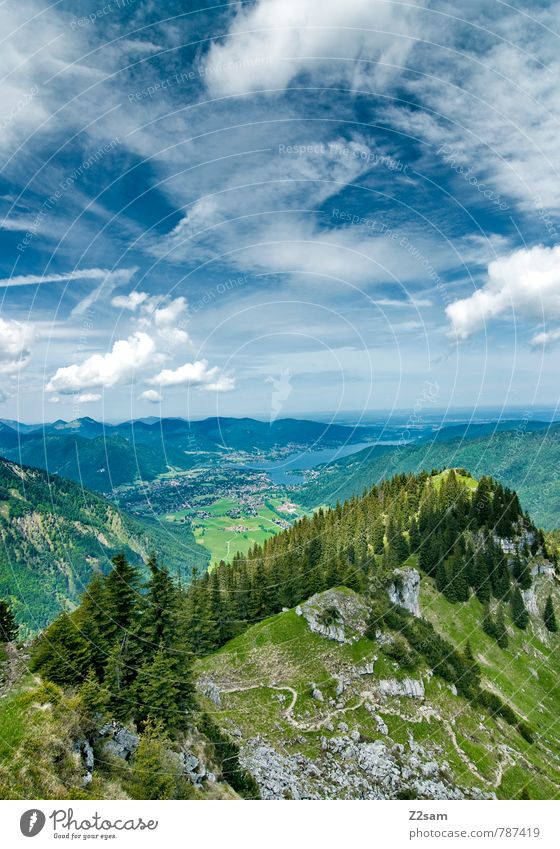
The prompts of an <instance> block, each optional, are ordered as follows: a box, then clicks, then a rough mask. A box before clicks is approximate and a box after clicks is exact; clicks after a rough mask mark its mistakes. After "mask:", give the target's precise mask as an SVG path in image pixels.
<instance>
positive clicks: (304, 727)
mask: <svg viewBox="0 0 560 849" xmlns="http://www.w3.org/2000/svg"><path fill="white" fill-rule="evenodd" d="M263 689H264V690H276V691H277V692H288V693H290V695H291V697H292V698H291V701H290V704H289V705H288V706H287V707H286V708H284V709H283V710H282V715H283V717H284V719H285V720H286V721H287V722H289V723H290V725H292V726H293V727H294V728H297V729H298V730H299V731H319V730H320V729H321V728H324V727H325V725H328V724H329V723H331V722H332V719H333V718H334V717H337V716H340V714H345V713H350V712H352V711H356V710H358V709H359V708H361V707H362V706H363V705H364V704H365V703H366V702H369V703H370V704H371V706H372V708H373V709H374V710H375V711H376V712H377V711H378V712H381V713H384V714H389V715H390V716H396V717H397V718H398V719H400V720H401V721H402V722H404V723H420V722H424V721H426V722H429V723H431V722H432V720H436V721H437V722H440V723H441V724H442V726H443V728H444V729H445V731H446V733H447V735H448V737H449V739H450V741H451V745H452V746H453V749H454V750H455V752H456V753H457V756H458V757H459V759H460V760H461V761H462V762H463V763H464V765H465V766H466V767H467V769H468V770H469V771H470V772H471V773H472V774H473V775H474V776H475V777H476V778H477V779H478V780H479V781H481V782H482V783H483V784H487V785H490V786H491V787H494V788H497V787H499V786H500V784H501V782H502V778H503V774H504V769H505V767H506V765H508V766H510V765H511V764H512V759H511V757H510V756H509V755H508V753H507V752H506V751H504V750H503V749H502V757H501V758H500V760H499V762H498V765H497V768H496V775H495V777H494V780H491V779H489V778H486V777H485V776H484V775H482V773H481V772H480V771H479V770H478V769H477V767H476V765H475V764H474V763H473V762H472V761H471V759H470V758H469V756H468V755H467V753H466V752H465V751H464V749H462V748H461V745H460V743H459V741H458V740H457V735H456V734H455V730H454V729H453V727H452V725H451V723H450V722H449V721H447V720H444V719H443V718H442V717H441V716H440V715H439V714H438V713H437V711H434V710H433V709H427V710H425V711H424V713H423V714H422V715H421V716H416V717H412V716H406V715H405V714H403V713H401V711H399V710H396V709H395V708H391V707H389V706H387V705H386V704H382V705H381V704H379V702H378V701H377V698H376V696H375V693H372V692H370V691H369V690H368V691H366V692H364V693H362V695H361V698H360V699H359V700H358V701H357V702H356V704H354V705H352V706H351V707H341V708H336V709H335V710H332V711H329V713H327V715H326V716H324V717H322V718H321V719H320V720H317V721H315V722H305V721H302V720H298V719H296V718H295V717H294V715H293V714H294V709H295V706H296V703H297V700H298V693H297V690H295V689H294V688H293V687H290V686H288V685H287V684H286V685H284V686H280V685H276V684H270V685H269V684H252V685H250V686H247V687H231V688H228V689H221V690H220V692H221V693H243V692H247V691H249V690H263ZM500 748H502V747H500Z"/></svg>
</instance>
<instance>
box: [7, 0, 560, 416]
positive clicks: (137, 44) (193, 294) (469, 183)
mask: <svg viewBox="0 0 560 849" xmlns="http://www.w3.org/2000/svg"><path fill="white" fill-rule="evenodd" d="M559 21H560V3H558V2H541V0H533V2H528V0H516V2H513V3H506V2H502V0H470V2H469V3H468V4H465V3H463V2H451V1H450V2H448V1H447V0H408V2H393V0H345V2H344V3H340V2H339V0H336V2H335V0H305V2H302V0H255V2H243V3H209V2H206V3H205V2H199V3H197V2H190V3H188V4H185V3H184V2H180V0H171V1H170V2H169V1H168V2H166V0H158V2H153V0H106V2H104V0H91V2H89V0H88V2H76V0H72V2H67V1H66V0H58V2H52V3H48V2H45V0H7V2H4V3H2V4H1V5H0V41H1V50H0V79H1V81H2V82H1V86H2V87H1V92H2V98H1V100H0V103H1V107H0V108H1V112H0V242H1V249H0V263H1V268H0V418H6V419H9V418H13V419H19V420H21V421H28V422H36V421H41V420H47V421H51V420H53V419H58V418H63V419H67V420H68V419H73V418H77V417H79V416H91V417H93V418H96V419H104V420H109V421H115V420H123V419H128V418H139V417H143V416H153V415H155V416H185V417H191V418H200V417H203V416H210V415H235V416H242V415H257V416H259V417H263V418H268V417H270V418H271V419H273V418H277V417H278V416H289V415H295V414H298V415H301V414H305V415H309V416H312V415H313V414H316V415H319V414H320V413H321V412H322V411H325V410H329V411H335V412H338V413H341V414H343V413H344V411H350V410H352V411H358V412H360V411H362V412H363V413H364V414H366V413H369V412H371V411H375V410H393V409H398V410H400V411H405V413H406V411H407V410H408V411H410V415H411V417H412V416H422V415H423V413H424V414H426V415H427V414H428V412H429V411H430V410H431V409H433V408H435V407H437V408H441V409H453V408H458V407H461V408H472V409H473V410H476V409H478V408H482V407H484V406H488V405H492V406H493V407H496V408H508V407H516V408H521V409H523V408H527V409H532V408H533V407H535V406H536V405H541V406H542V405H552V406H555V405H556V404H557V401H558V396H559V389H558V365H559V359H558V354H559V351H560V229H559V228H560V216H559V213H560V173H559V169H560V146H559V144H558V137H559V130H560V94H559V93H558V82H557V81H558V79H559V78H560V67H559V65H560V49H559V48H560V37H559V32H558V30H559V27H560V24H559Z"/></svg>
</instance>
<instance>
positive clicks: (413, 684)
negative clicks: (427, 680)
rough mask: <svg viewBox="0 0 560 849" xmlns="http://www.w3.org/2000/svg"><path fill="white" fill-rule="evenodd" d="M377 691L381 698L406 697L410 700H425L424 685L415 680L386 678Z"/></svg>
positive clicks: (379, 683) (378, 685) (379, 684)
mask: <svg viewBox="0 0 560 849" xmlns="http://www.w3.org/2000/svg"><path fill="white" fill-rule="evenodd" d="M377 691H378V693H379V695H380V696H406V697H407V698H409V699H423V698H424V695H425V693H424V684H423V682H422V681H416V680H415V679H414V678H403V679H402V681H399V680H398V679H397V678H385V679H383V680H381V681H379V682H378V684H377Z"/></svg>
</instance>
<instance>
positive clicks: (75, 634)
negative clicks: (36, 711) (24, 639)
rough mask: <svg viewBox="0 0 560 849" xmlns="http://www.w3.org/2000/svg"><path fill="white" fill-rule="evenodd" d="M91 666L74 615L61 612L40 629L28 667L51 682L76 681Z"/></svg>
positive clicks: (80, 679) (70, 682)
mask: <svg viewBox="0 0 560 849" xmlns="http://www.w3.org/2000/svg"><path fill="white" fill-rule="evenodd" d="M90 669H91V651H90V646H89V643H88V642H87V640H85V639H84V638H83V636H82V634H81V632H80V629H79V628H78V626H77V624H76V617H75V616H72V615H70V614H69V613H63V614H61V615H60V616H59V617H58V618H57V619H55V620H54V622H53V623H52V624H51V625H49V627H48V628H47V629H46V631H44V632H43V634H42V636H41V637H40V639H39V641H38V642H37V644H36V645H35V647H34V649H33V652H32V655H31V670H32V671H33V672H39V673H40V674H41V675H42V676H43V677H44V678H47V679H48V680H49V681H52V682H53V684H61V685H64V684H79V683H81V682H82V681H84V679H85V678H86V677H87V675H88V673H89V671H90Z"/></svg>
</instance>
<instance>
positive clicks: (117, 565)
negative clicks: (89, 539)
mask: <svg viewBox="0 0 560 849" xmlns="http://www.w3.org/2000/svg"><path fill="white" fill-rule="evenodd" d="M112 562H113V569H112V571H111V572H110V573H109V575H108V576H107V578H106V580H105V592H106V602H105V603H106V612H107V618H108V626H107V630H108V636H109V638H110V639H118V638H120V637H121V636H122V632H123V631H124V632H126V631H128V630H129V629H130V627H131V626H132V622H133V618H134V614H135V612H136V610H137V607H138V598H139V589H140V579H139V575H138V570H137V569H136V568H135V567H134V566H131V564H130V563H129V562H128V560H127V559H126V557H125V556H124V554H117V556H116V557H113V561H112Z"/></svg>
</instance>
